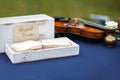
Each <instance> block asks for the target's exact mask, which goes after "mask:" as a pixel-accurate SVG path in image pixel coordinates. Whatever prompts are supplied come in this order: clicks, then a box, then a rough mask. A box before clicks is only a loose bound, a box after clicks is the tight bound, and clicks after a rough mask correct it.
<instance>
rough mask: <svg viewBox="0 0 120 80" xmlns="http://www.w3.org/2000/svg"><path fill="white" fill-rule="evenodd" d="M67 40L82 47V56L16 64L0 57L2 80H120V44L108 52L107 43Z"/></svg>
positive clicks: (76, 38) (75, 39) (73, 37)
mask: <svg viewBox="0 0 120 80" xmlns="http://www.w3.org/2000/svg"><path fill="white" fill-rule="evenodd" d="M67 37H68V38H70V39H71V40H73V41H75V42H76V43H77V44H79V45H80V55H79V56H74V57H66V58H58V59H49V60H42V61H34V62H28V63H20V64H12V63H11V61H10V60H9V59H8V57H7V55H6V54H0V80H120V41H119V42H118V44H117V46H116V47H115V48H107V47H105V45H104V42H103V40H90V39H86V38H82V37H79V36H75V35H67Z"/></svg>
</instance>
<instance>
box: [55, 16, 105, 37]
mask: <svg viewBox="0 0 120 80" xmlns="http://www.w3.org/2000/svg"><path fill="white" fill-rule="evenodd" d="M54 18H55V32H57V33H72V34H76V35H80V36H83V37H87V38H91V39H103V38H104V37H105V36H106V28H105V27H104V26H102V25H99V24H96V23H92V22H89V21H85V20H82V19H80V20H81V21H83V23H79V22H78V21H77V19H76V20H74V21H72V20H71V18H67V19H65V18H64V17H54Z"/></svg>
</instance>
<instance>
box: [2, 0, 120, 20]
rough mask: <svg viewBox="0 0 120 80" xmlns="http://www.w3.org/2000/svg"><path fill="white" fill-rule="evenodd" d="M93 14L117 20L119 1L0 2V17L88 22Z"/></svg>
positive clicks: (119, 14) (20, 0)
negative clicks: (60, 18)
mask: <svg viewBox="0 0 120 80" xmlns="http://www.w3.org/2000/svg"><path fill="white" fill-rule="evenodd" d="M93 13H94V14H101V15H107V16H109V17H110V18H111V19H113V20H117V19H119V18H120V0H0V17H9V16H21V15H31V14H47V15H49V16H64V17H79V18H83V19H87V20H88V19H89V15H90V14H93Z"/></svg>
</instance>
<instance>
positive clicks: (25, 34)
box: [22, 33, 34, 38]
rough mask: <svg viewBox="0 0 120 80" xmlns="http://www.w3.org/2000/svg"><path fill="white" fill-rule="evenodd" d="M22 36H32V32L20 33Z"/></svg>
mask: <svg viewBox="0 0 120 80" xmlns="http://www.w3.org/2000/svg"><path fill="white" fill-rule="evenodd" d="M22 36H23V38H29V37H31V36H34V34H33V33H22Z"/></svg>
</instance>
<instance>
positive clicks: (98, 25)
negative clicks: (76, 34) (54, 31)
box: [74, 18, 107, 30]
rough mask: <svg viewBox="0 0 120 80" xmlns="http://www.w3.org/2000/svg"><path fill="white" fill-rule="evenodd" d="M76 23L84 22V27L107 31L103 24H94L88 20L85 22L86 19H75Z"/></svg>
mask: <svg viewBox="0 0 120 80" xmlns="http://www.w3.org/2000/svg"><path fill="white" fill-rule="evenodd" d="M74 21H75V22H82V23H83V24H84V25H87V26H91V27H95V28H99V29H102V30H106V29H107V28H106V27H105V26H103V25H101V24H98V23H94V22H91V21H87V20H84V19H81V18H74Z"/></svg>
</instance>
